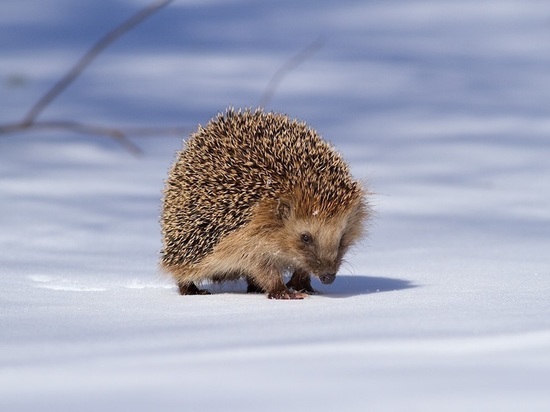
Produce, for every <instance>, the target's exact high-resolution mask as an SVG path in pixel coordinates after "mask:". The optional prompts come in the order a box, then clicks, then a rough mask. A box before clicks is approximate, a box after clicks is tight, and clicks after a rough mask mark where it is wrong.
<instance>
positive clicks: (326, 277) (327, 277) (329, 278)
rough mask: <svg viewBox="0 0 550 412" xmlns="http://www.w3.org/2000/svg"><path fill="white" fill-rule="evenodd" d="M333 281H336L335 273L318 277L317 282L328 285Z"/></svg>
mask: <svg viewBox="0 0 550 412" xmlns="http://www.w3.org/2000/svg"><path fill="white" fill-rule="evenodd" d="M334 279H336V273H325V274H323V275H319V280H320V281H321V283H322V284H323V285H330V284H331V283H332V282H334Z"/></svg>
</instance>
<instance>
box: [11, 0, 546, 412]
mask: <svg viewBox="0 0 550 412" xmlns="http://www.w3.org/2000/svg"><path fill="white" fill-rule="evenodd" d="M146 3H147V2H145V1H143V0H139V1H138V0H132V1H130V0H125V1H95V0H94V1H91V0H87V1H80V2H77V3H75V2H70V1H66V0H42V1H36V0H26V1H16V0H4V1H2V2H1V3H0V50H1V56H2V59H1V60H0V107H2V110H1V112H0V123H5V122H13V121H15V120H18V119H20V118H22V117H23V115H24V114H25V112H26V111H27V110H28V109H29V108H30V107H31V105H32V104H33V103H34V102H35V101H36V100H37V99H38V97H40V95H41V94H42V93H44V92H45V91H46V90H47V88H48V87H49V86H50V85H51V84H52V82H54V81H55V80H56V79H57V78H58V77H59V76H60V75H61V74H62V72H63V70H64V69H68V68H69V67H70V65H71V64H73V63H74V61H75V60H76V59H77V58H78V57H80V56H81V55H82V53H83V52H84V50H85V49H86V48H87V47H89V45H90V44H91V43H92V42H93V41H95V40H96V39H98V38H99V37H100V36H101V35H103V34H104V33H105V32H106V31H107V30H109V29H111V28H112V27H114V26H115V25H116V24H118V23H119V22H120V21H122V20H123V19H125V18H127V17H128V16H129V15H130V14H131V13H133V12H134V11H135V10H136V9H137V8H138V7H141V6H143V5H144V4H146ZM549 21H550V3H545V2H541V1H536V0H527V1H525V0H522V1H519V0H517V1H515V0H504V1H503V0H498V1H497V0H476V1H473V0H471V1H470V0H466V1H460V2H458V1H450V0H447V1H429V0H426V1H404V0H398V1H392V2H383V1H372V2H356V1H351V0H344V1H341V0H339V1H317V2H312V1H304V2H295V1H289V0H282V1H278V2H246V1H243V0H235V1H231V2H222V1H208V2H197V1H187V2H186V1H180V2H175V3H174V4H172V5H170V6H169V7H168V8H166V9H163V10H162V11H160V12H158V13H157V14H156V15H155V16H153V17H152V18H151V19H150V20H148V21H146V22H144V23H143V24H142V25H140V26H139V27H138V28H136V29H135V30H134V31H132V32H130V33H128V34H126V35H125V36H124V37H123V38H121V39H120V40H119V41H118V42H117V43H115V44H114V45H112V47H111V48H109V49H108V50H106V51H105V52H104V53H103V54H102V55H101V56H100V57H99V58H98V59H97V61H95V62H94V64H93V65H92V66H91V67H90V68H89V69H88V70H87V71H86V72H85V73H84V74H83V75H82V77H80V78H79V79H78V80H77V81H76V82H75V84H73V85H72V86H71V87H70V88H69V89H68V90H67V91H66V92H65V93H64V94H63V95H62V96H60V98H59V99H58V100H56V101H55V102H53V103H52V104H51V106H49V107H48V109H47V110H46V111H45V112H44V113H43V115H42V116H41V118H42V119H59V118H62V119H67V120H77V121H87V122H94V123H100V124H107V125H129V126H136V125H137V126H140V125H141V126H175V125H182V126H186V127H188V128H189V131H192V130H193V129H194V128H195V127H196V125H197V124H199V123H200V124H205V123H206V122H207V121H208V119H209V118H211V117H212V116H214V115H215V114H217V113H218V112H220V111H223V110H224V109H225V107H226V106H228V105H233V106H235V107H253V106H255V105H256V104H258V101H259V99H260V97H261V95H262V93H263V91H264V90H263V87H264V86H266V85H267V84H268V82H269V79H270V78H271V76H272V75H273V74H274V73H275V71H276V70H277V68H278V67H279V65H281V64H283V63H284V62H285V60H286V59H288V58H289V57H291V56H293V55H295V54H296V53H297V52H298V51H299V50H300V49H302V48H303V47H305V46H306V45H307V44H309V43H311V42H313V41H314V40H315V39H316V38H318V36H319V35H322V36H323V38H324V39H325V44H324V46H323V48H322V49H321V50H319V51H318V52H317V53H316V54H315V55H313V56H312V57H311V58H310V59H308V60H307V61H305V62H304V63H303V64H302V65H300V66H299V67H298V68H296V69H295V70H293V71H292V72H290V73H289V74H288V75H287V76H286V77H285V79H284V81H283V82H282V84H281V86H280V88H279V89H278V90H277V93H276V95H275V97H274V100H273V101H272V102H271V104H270V105H269V109H273V110H277V111H282V112H285V113H288V114H290V115H291V116H294V117H297V118H300V119H302V120H305V121H307V122H308V123H310V124H311V125H312V126H314V127H315V128H316V129H317V130H318V131H319V132H320V133H321V134H322V135H323V136H324V137H325V138H327V139H328V140H330V141H331V142H332V143H333V144H334V145H335V146H336V147H337V148H338V149H339V150H340V151H342V153H343V154H344V156H345V157H346V159H348V160H349V162H350V164H351V166H352V169H353V172H354V174H355V175H356V176H357V177H358V178H360V179H363V180H365V181H366V182H368V186H369V188H370V190H372V191H373V192H374V194H373V195H372V198H371V201H372V204H373V207H374V209H375V211H376V216H375V217H374V219H373V222H372V225H371V227H370V230H369V236H368V238H367V239H365V241H364V242H363V243H362V244H361V245H359V246H358V247H357V248H355V249H354V251H353V252H352V253H351V254H350V255H349V256H348V262H347V263H346V264H345V265H344V267H343V268H342V270H341V273H340V274H339V276H338V277H337V279H336V281H335V283H334V284H332V285H328V286H325V285H322V284H320V283H319V282H316V283H315V285H314V287H316V288H318V289H319V290H321V291H322V292H323V294H321V295H318V296H311V297H309V298H308V299H306V300H303V301H290V302H287V301H285V302H281V301H273V300H268V299H267V298H266V297H265V296H259V295H247V294H245V293H244V291H245V289H246V288H245V285H244V284H243V283H238V282H237V283H233V284H228V285H224V286H219V285H217V286H213V287H212V290H213V291H214V292H215V293H214V294H213V295H211V296H189V297H182V296H179V295H178V294H177V290H176V288H175V287H174V285H173V284H172V282H171V280H170V279H168V278H165V277H164V276H163V275H162V274H160V273H159V271H158V269H157V260H158V251H159V249H160V231H159V225H158V215H159V210H160V198H161V190H162V186H163V179H164V178H165V176H166V173H167V171H168V168H169V167H170V165H171V163H172V162H173V160H174V156H175V152H176V150H178V149H179V148H180V147H181V144H182V139H183V138H184V137H185V136H181V137H176V138H175V137H162V136H158V137H151V138H139V139H137V138H136V139H134V142H135V143H136V144H138V145H139V146H140V147H141V148H142V149H143V152H144V154H143V156H141V157H137V158H136V157H133V156H132V155H130V154H129V153H127V152H125V151H124V150H123V149H122V148H121V147H120V146H118V145H117V144H116V143H114V142H113V141H111V140H109V139H107V138H103V137H83V136H80V135H73V134H67V133H61V132H59V133H57V132H55V133H54V132H48V133H39V132H34V131H33V132H29V133H25V134H13V135H2V136H0V410H2V411H37V410H40V411H61V410H67V411H73V410H78V411H99V410H100V411H111V410H112V411H117V410H134V411H136V410H137V411H145V410H180V411H181V410H183V411H193V410H199V411H215V410H224V411H232V410H238V411H248V410H249V411H257V410H265V411H271V410H272V411H280V410H287V411H298V410H300V411H304V410H315V411H340V410H341V411H366V410H367V411H377V410H379V411H442V410H445V411H447V412H451V411H472V410H476V411H518V410H524V411H547V410H550V390H549V382H550V253H549V250H550V112H549V110H548V107H549V106H550V41H549V40H550V26H549V25H548V22H549Z"/></svg>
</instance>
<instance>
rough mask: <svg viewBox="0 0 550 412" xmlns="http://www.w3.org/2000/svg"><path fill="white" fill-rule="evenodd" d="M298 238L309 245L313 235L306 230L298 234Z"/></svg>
mask: <svg viewBox="0 0 550 412" xmlns="http://www.w3.org/2000/svg"><path fill="white" fill-rule="evenodd" d="M300 239H301V241H302V242H303V243H304V244H306V245H309V244H311V243H313V237H312V236H311V234H310V233H308V232H304V233H302V234H301V235H300Z"/></svg>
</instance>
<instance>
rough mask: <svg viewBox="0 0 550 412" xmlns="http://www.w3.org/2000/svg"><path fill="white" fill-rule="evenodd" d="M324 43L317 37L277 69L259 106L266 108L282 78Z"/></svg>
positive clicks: (321, 38) (322, 39)
mask: <svg viewBox="0 0 550 412" xmlns="http://www.w3.org/2000/svg"><path fill="white" fill-rule="evenodd" d="M324 43H325V40H324V38H323V37H318V38H317V39H316V40H315V41H314V42H313V43H311V44H310V45H308V46H307V47H306V48H305V49H303V50H302V51H300V52H299V53H298V54H296V55H295V56H293V57H291V58H290V59H289V60H287V61H286V62H285V63H284V64H283V65H282V66H281V67H279V69H278V70H277V71H276V72H275V74H274V75H273V77H271V80H269V83H268V84H267V87H266V88H265V91H264V93H263V94H262V97H261V98H260V103H259V106H260V107H266V106H267V105H268V104H269V103H270V102H271V100H272V99H273V96H274V95H275V92H276V91H277V88H278V87H279V85H280V84H281V82H282V81H283V79H284V77H285V76H286V75H287V74H288V73H289V72H290V71H291V70H293V69H295V68H296V67H297V66H299V65H300V64H301V63H302V62H303V61H305V60H306V59H307V58H309V57H310V56H311V55H312V54H313V53H315V52H316V51H317V50H319V49H320V48H321V47H322V46H323V44H324Z"/></svg>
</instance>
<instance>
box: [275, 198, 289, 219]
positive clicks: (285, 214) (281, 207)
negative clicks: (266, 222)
mask: <svg viewBox="0 0 550 412" xmlns="http://www.w3.org/2000/svg"><path fill="white" fill-rule="evenodd" d="M290 210H291V208H290V202H288V201H287V200H284V199H279V201H278V202H277V216H279V218H280V219H281V220H286V219H288V218H289V217H290Z"/></svg>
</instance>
